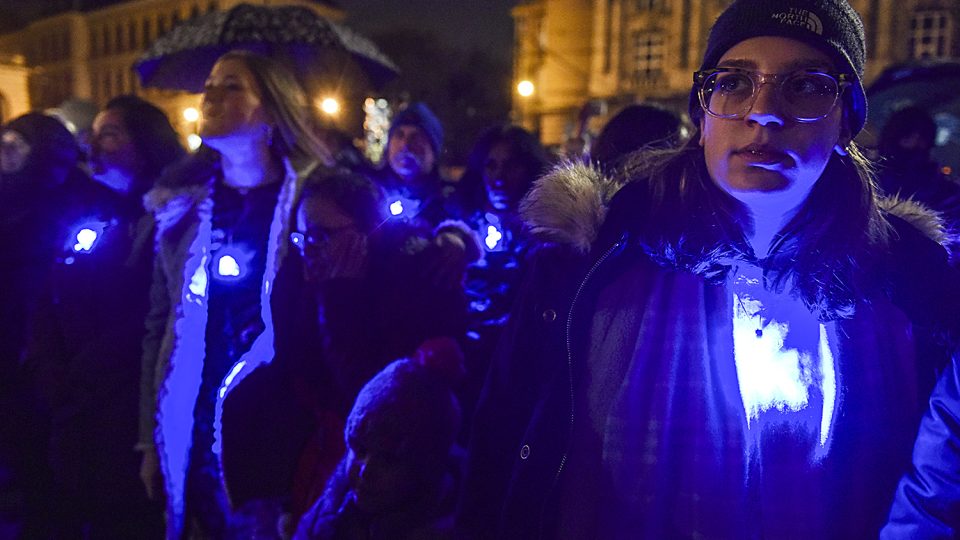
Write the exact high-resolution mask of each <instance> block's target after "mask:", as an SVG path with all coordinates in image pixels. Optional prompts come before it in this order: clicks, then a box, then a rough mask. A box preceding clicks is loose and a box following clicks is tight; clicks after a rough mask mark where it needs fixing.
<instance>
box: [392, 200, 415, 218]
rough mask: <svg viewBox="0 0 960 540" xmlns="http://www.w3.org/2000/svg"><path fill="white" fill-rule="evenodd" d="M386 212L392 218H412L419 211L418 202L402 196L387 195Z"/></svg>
mask: <svg viewBox="0 0 960 540" xmlns="http://www.w3.org/2000/svg"><path fill="white" fill-rule="evenodd" d="M387 211H388V212H389V214H390V216H392V217H399V218H408V219H410V218H414V217H416V215H417V213H419V211H420V201H418V200H416V199H410V198H408V197H404V196H403V195H396V194H394V195H388V196H387Z"/></svg>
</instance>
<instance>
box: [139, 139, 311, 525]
mask: <svg viewBox="0 0 960 540" xmlns="http://www.w3.org/2000/svg"><path fill="white" fill-rule="evenodd" d="M284 166H285V169H286V173H285V177H284V179H283V184H282V186H281V188H280V194H279V197H278V199H277V204H276V207H275V209H274V212H273V219H272V222H271V225H270V233H269V237H268V241H267V253H266V268H265V270H264V273H263V277H262V284H261V286H260V316H261V319H262V321H263V324H264V330H263V331H262V332H261V333H260V334H259V335H258V336H256V338H255V339H254V341H253V344H252V345H251V346H250V348H249V350H248V351H247V352H246V353H245V354H244V355H242V356H241V357H240V358H239V359H237V361H236V362H235V363H234V365H233V367H231V368H230V369H229V370H228V371H227V376H226V377H225V378H224V380H223V382H222V384H221V387H220V390H219V391H218V392H217V398H218V399H217V403H216V405H215V407H216V417H215V425H214V432H215V439H216V442H215V443H214V448H213V450H214V452H215V453H216V454H217V455H218V456H219V453H220V426H219V424H220V421H219V420H220V416H221V411H222V403H223V399H224V398H225V397H226V395H227V394H228V393H229V392H230V390H231V389H232V388H234V387H235V386H236V385H237V384H238V383H239V382H240V381H241V380H242V379H243V378H244V377H246V375H247V374H249V373H251V372H252V371H253V370H254V369H256V368H257V367H259V366H260V365H262V364H268V363H270V362H271V361H272V359H273V346H274V334H273V324H272V311H271V303H270V296H271V293H272V291H273V289H272V285H273V281H274V278H275V276H276V274H277V271H278V269H279V268H280V265H281V264H282V261H283V259H284V256H285V254H286V247H287V242H286V238H287V237H288V235H289V232H290V215H291V211H292V205H293V201H294V199H295V195H296V193H297V192H298V189H299V187H300V185H301V184H302V180H303V178H305V177H306V175H307V174H309V173H310V171H311V170H312V168H313V167H312V166H309V167H306V168H305V170H300V171H296V170H294V168H293V166H292V165H291V164H290V163H289V162H287V161H285V162H284ZM184 178H186V179H190V181H187V182H184V181H183V179H184ZM216 178H217V175H216V172H215V169H214V168H212V167H211V164H210V163H209V162H204V159H203V158H202V157H200V156H196V157H193V158H191V159H189V160H188V161H187V162H185V164H184V165H183V166H182V168H180V169H178V170H175V171H172V172H171V173H170V174H169V175H168V177H167V178H165V179H162V180H161V181H160V182H158V186H157V187H156V188H154V189H153V190H151V191H150V192H148V193H147V195H146V196H145V198H144V202H145V205H146V207H147V209H148V210H150V211H153V212H154V214H155V218H156V223H157V232H156V250H157V255H156V262H155V264H154V280H153V285H152V287H151V308H150V312H149V314H148V316H147V335H146V337H145V338H144V356H143V359H142V369H141V400H140V441H139V443H138V447H139V448H140V449H142V450H144V451H156V453H157V455H158V457H159V461H160V469H161V471H162V473H163V478H164V487H165V490H166V504H167V537H168V538H179V537H180V536H181V534H182V532H183V530H184V508H185V506H184V488H185V481H186V471H187V466H188V460H189V458H188V456H189V453H190V446H191V442H192V434H193V423H194V405H195V403H196V400H197V397H198V391H199V388H200V382H201V373H202V369H203V360H204V356H205V350H206V348H205V336H206V332H207V329H206V323H207V303H208V298H207V292H208V290H209V289H208V278H209V272H210V268H211V243H212V238H211V234H212V220H213V198H212V195H213V187H214V182H215V181H216ZM193 180H199V181H193ZM154 445H155V450H154Z"/></svg>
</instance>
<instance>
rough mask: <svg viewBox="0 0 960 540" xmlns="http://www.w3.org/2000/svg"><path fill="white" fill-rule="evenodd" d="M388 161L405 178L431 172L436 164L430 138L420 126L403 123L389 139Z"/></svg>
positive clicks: (394, 170)
mask: <svg viewBox="0 0 960 540" xmlns="http://www.w3.org/2000/svg"><path fill="white" fill-rule="evenodd" d="M387 162H388V163H389V165H390V168H391V169H393V172H395V173H397V175H398V176H400V177H401V178H403V179H405V180H408V181H409V180H413V179H415V178H417V177H418V176H422V175H425V174H430V172H431V171H433V167H434V165H435V164H436V156H435V155H433V147H432V146H430V139H429V138H428V137H427V135H426V133H424V132H423V130H422V129H420V128H419V127H418V126H414V125H402V126H399V127H397V128H396V129H394V130H393V132H392V133H391V134H390V140H389V141H387Z"/></svg>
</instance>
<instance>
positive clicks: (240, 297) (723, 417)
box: [0, 0, 960, 540]
mask: <svg viewBox="0 0 960 540" xmlns="http://www.w3.org/2000/svg"><path fill="white" fill-rule="evenodd" d="M811 21H813V22H811ZM814 22H815V23H816V24H814ZM865 60H866V53H865V37H864V28H863V25H862V22H861V20H860V18H859V16H858V15H857V14H856V12H855V11H854V10H853V9H852V8H851V7H850V5H849V4H848V3H847V1H846V0H735V1H734V2H733V3H732V4H731V5H730V6H729V7H728V8H727V9H726V10H725V11H724V12H723V13H722V15H721V16H720V17H719V19H718V20H717V21H716V23H715V24H714V26H713V28H712V30H711V32H710V34H709V36H708V38H707V42H706V51H705V53H704V56H703V58H702V62H701V65H700V69H699V70H698V71H696V72H695V73H694V74H693V80H694V83H693V86H692V87H691V92H690V101H689V111H688V114H687V115H680V114H677V113H675V112H673V111H671V110H670V109H667V108H664V107H662V106H660V105H655V104H649V103H638V104H633V105H629V106H627V107H625V108H623V109H622V110H621V111H620V112H619V113H618V114H616V115H614V116H613V117H612V118H611V119H610V120H609V121H608V122H607V123H606V125H605V127H604V129H603V130H602V132H601V133H600V135H599V136H598V137H597V138H596V140H595V141H592V144H591V145H588V146H586V147H585V148H583V149H582V150H583V153H582V154H580V153H578V154H577V155H565V156H558V155H555V154H552V153H551V152H548V151H547V150H546V149H545V148H544V147H543V146H542V145H541V144H540V142H539V141H538V139H537V137H536V135H535V134H533V133H530V132H529V131H527V130H525V129H524V128H522V127H519V126H515V125H498V126H491V127H490V128H489V129H488V130H486V131H484V132H483V133H482V134H481V135H480V137H479V138H478V140H477V141H476V143H475V145H474V149H473V151H472V152H471V154H470V156H469V160H468V162H467V165H466V168H465V170H464V171H463V173H462V175H460V177H459V178H456V179H452V178H447V177H445V175H444V173H443V170H444V169H443V168H442V167H441V161H442V156H443V145H444V130H443V125H442V123H441V121H440V120H439V119H438V118H437V117H436V116H435V115H434V114H433V112H432V111H431V110H430V108H429V107H428V106H427V105H426V104H424V103H420V102H414V103H410V104H407V105H406V106H405V107H404V108H402V109H400V110H399V111H398V112H397V114H396V115H395V116H394V117H393V119H392V122H391V125H390V129H389V133H388V139H387V144H386V149H385V156H384V158H383V163H381V164H370V163H367V162H365V161H364V160H363V159H361V158H360V157H359V156H361V154H360V152H359V151H357V149H356V148H352V147H351V148H344V147H343V146H342V145H341V146H338V147H336V148H332V147H331V146H330V145H329V141H330V137H329V134H328V133H324V132H323V130H322V128H321V126H319V125H318V123H317V121H316V119H315V118H314V117H313V113H311V111H310V107H309V104H308V100H307V98H306V95H305V93H304V91H303V90H302V87H301V86H300V85H299V84H298V82H297V81H296V79H295V78H294V77H293V75H291V74H290V73H289V72H288V71H287V70H286V69H285V68H284V67H283V65H282V63H280V62H277V61H276V60H275V59H271V58H268V57H265V56H262V55H259V54H255V53H251V52H246V51H239V50H238V51H232V52H229V53H227V54H225V55H224V56H222V57H221V58H220V59H219V60H218V61H217V62H216V64H215V65H214V67H213V69H212V70H211V72H210V74H209V76H208V78H207V81H206V85H205V89H204V92H203V96H202V117H201V122H200V136H201V137H202V140H203V145H202V146H201V147H200V149H199V150H197V151H196V152H193V153H189V152H186V151H185V150H184V148H183V147H182V145H181V143H180V139H179V137H178V135H177V133H176V132H175V130H174V129H173V127H172V126H171V124H170V122H169V121H168V119H167V117H166V116H165V115H164V113H163V112H162V111H161V110H160V109H158V108H157V107H155V106H154V105H152V104H150V103H149V102H147V101H145V100H143V99H141V98H139V97H135V96H132V95H123V96H118V97H116V98H114V99H111V100H110V101H109V102H108V103H107V104H106V106H105V107H104V108H103V109H102V110H101V112H100V113H99V115H97V117H96V119H95V121H94V123H93V126H92V135H91V137H90V148H89V151H88V152H85V151H84V150H83V149H82V148H81V146H80V145H79V144H78V142H77V140H76V138H75V137H74V135H73V134H71V133H70V132H69V131H68V130H67V128H66V127H65V126H64V125H63V124H62V123H61V122H60V121H59V120H58V119H56V118H54V117H52V116H48V115H46V114H43V113H39V112H36V113H30V114H26V115H24V116H21V117H19V118H16V119H14V120H11V121H10V122H8V123H6V124H5V125H3V126H2V129H0V137H2V138H0V170H2V181H0V207H2V208H3V211H2V212H0V239H3V240H4V247H5V248H6V249H5V250H4V251H5V255H4V257H3V259H2V264H0V277H2V279H3V283H4V284H5V286H4V287H3V288H2V290H0V404H2V406H3V410H4V411H5V414H4V415H3V417H2V419H0V494H2V496H0V537H4V538H7V537H11V538H41V539H43V538H57V539H59V538H161V537H164V538H171V539H179V538H191V539H193V538H196V539H201V538H203V539H208V538H209V539H233V538H238V539H239V538H244V539H245V538H257V539H261V538H263V539H267V538H303V539H329V540H336V539H405V538H406V539H414V538H418V539H419V538H430V539H445V538H464V539H485V538H562V539H592V538H651V539H654V538H691V539H692V538H871V537H873V538H876V537H878V536H880V537H882V538H884V539H897V538H951V537H955V536H956V535H958V534H960V374H958V365H957V363H958V362H960V354H958V352H960V351H958V349H957V346H958V344H960V279H958V275H957V268H958V266H960V264H958V257H960V255H958V253H960V242H958V241H957V238H958V236H957V233H958V232H960V231H958V229H957V228H958V226H960V213H958V212H960V187H958V184H956V183H954V182H953V181H952V180H951V179H949V178H947V177H945V176H944V175H943V174H941V172H940V170H939V167H937V165H936V164H935V163H934V162H933V161H932V160H931V159H930V157H929V153H930V150H931V148H932V147H933V146H934V144H935V132H936V125H935V123H934V120H933V119H932V118H930V117H929V116H928V115H926V114H925V113H924V112H923V111H922V110H919V109H914V108H907V109H903V110H901V111H899V112H898V113H896V114H895V115H894V116H893V117H892V118H891V119H890V121H889V122H888V125H887V126H886V128H885V129H884V132H883V134H882V136H881V139H880V144H879V147H878V148H877V149H873V152H872V153H871V151H870V149H867V150H865V149H862V148H860V147H859V146H858V145H857V143H855V142H854V138H855V137H856V136H857V134H858V133H859V132H860V131H861V129H862V128H863V126H864V124H865V121H866V115H867V102H866V95H865V93H864V90H863V81H862V78H863V73H864V64H865ZM684 116H688V118H689V122H688V120H687V118H685V117H684ZM137 411H139V413H138V412H137Z"/></svg>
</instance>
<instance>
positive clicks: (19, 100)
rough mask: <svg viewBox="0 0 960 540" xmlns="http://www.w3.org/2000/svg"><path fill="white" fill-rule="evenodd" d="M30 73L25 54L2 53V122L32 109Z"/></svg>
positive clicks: (0, 91) (0, 83)
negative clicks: (29, 83)
mask: <svg viewBox="0 0 960 540" xmlns="http://www.w3.org/2000/svg"><path fill="white" fill-rule="evenodd" d="M28 75H29V70H28V69H27V66H26V60H25V59H24V58H23V56H20V55H11V54H0V123H3V122H6V121H7V120H10V119H11V118H16V117H17V116H20V115H21V114H23V113H26V112H28V111H30V91H29V86H28Z"/></svg>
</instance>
